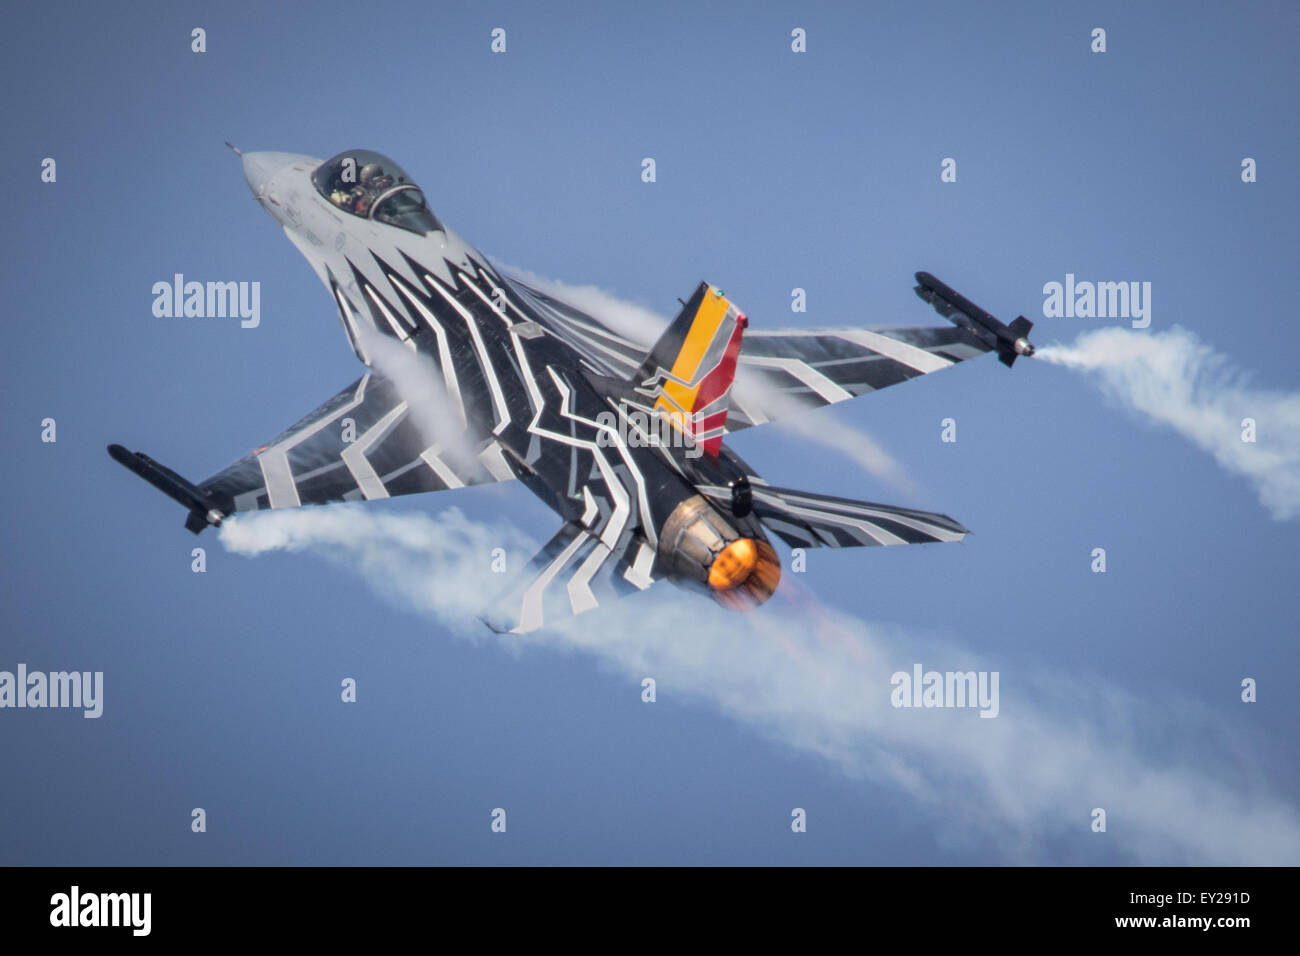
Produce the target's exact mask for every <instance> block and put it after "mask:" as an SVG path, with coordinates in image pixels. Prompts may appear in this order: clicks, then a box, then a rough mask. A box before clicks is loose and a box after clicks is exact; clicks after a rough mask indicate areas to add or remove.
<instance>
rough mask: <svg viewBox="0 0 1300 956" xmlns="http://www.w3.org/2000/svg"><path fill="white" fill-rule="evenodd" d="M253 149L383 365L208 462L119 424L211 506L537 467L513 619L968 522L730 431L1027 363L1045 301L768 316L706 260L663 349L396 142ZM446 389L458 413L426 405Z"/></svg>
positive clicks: (502, 476) (758, 577)
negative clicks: (146, 442)
mask: <svg viewBox="0 0 1300 956" xmlns="http://www.w3.org/2000/svg"><path fill="white" fill-rule="evenodd" d="M232 149H233V147H232ZM237 152H238V151H237ZM240 155H241V156H242V158H243V167H244V176H245V178H246V179H247V180H248V185H249V187H250V188H251V189H252V190H253V194H254V196H255V197H256V198H257V200H258V201H259V202H260V203H261V204H262V207H263V208H264V209H265V210H266V211H267V212H268V213H270V215H271V217H272V218H273V219H274V220H275V221H276V222H277V223H278V224H279V225H280V226H282V227H283V228H284V231H285V233H286V234H287V235H288V237H289V239H290V240H291V241H292V242H293V244H294V245H295V246H297V247H298V249H299V250H300V251H301V252H302V254H303V255H304V256H306V258H307V261H308V262H310V263H311V266H312V268H313V269H315V270H316V273H317V275H319V276H320V278H321V281H322V282H323V283H325V286H326V288H328V289H329V293H330V296H331V297H332V298H333V300H334V305H335V306H336V307H337V309H338V317H339V321H340V322H341V323H342V325H343V330H344V332H345V333H346V335H347V338H348V342H349V344H350V345H351V346H352V349H353V351H354V352H355V353H356V355H357V357H358V358H359V359H360V360H361V362H362V363H363V364H364V365H365V366H366V372H365V374H363V375H362V376H361V378H359V379H358V380H357V381H355V382H353V383H352V384H350V385H348V386H347V387H346V388H344V389H343V390H342V391H341V392H339V393H338V394H337V395H335V396H334V397H332V398H330V399H329V400H327V401H326V402H325V403H324V404H322V405H321V406H320V407H319V408H317V409H316V410H315V411H313V412H311V413H309V414H308V415H307V416H306V417H305V418H303V419H302V420H301V421H299V422H298V423H297V424H296V425H293V426H292V427H290V428H289V429H288V430H287V431H285V432H283V433H282V434H281V435H279V436H278V437H276V438H273V439H272V440H271V441H270V442H268V443H267V444H266V445H264V446H262V447H261V448H259V449H258V450H257V451H255V452H253V453H251V454H249V455H248V456H246V457H245V458H242V459H241V460H239V461H237V462H235V463H234V464H233V465H230V466H229V467H227V468H225V469H223V470H221V471H219V472H217V473H216V474H215V475H213V476H212V477H211V478H208V479H207V480H206V481H202V482H200V483H198V484H197V485H196V484H192V483H191V482H189V481H187V480H186V479H184V478H182V477H181V476H180V475H178V474H177V473H176V472H174V471H172V470H170V469H168V468H166V467H164V466H163V465H161V464H159V463H158V462H156V461H154V460H153V459H151V458H149V457H148V456H147V455H144V454H142V453H140V452H132V451H128V450H127V449H126V448H123V447H122V446H121V445H111V446H109V453H110V454H111V455H112V456H113V457H114V458H115V459H116V460H117V461H119V462H121V463H122V464H123V465H125V466H126V467H127V468H129V469H131V470H132V471H134V472H135V473H136V474H138V475H140V476H141V477H142V478H144V479H145V480H147V481H149V482H150V483H151V484H153V485H154V486H156V487H157V488H159V489H160V490H161V491H163V492H165V493H166V494H168V495H170V496H171V497H172V498H174V499H175V500H177V501H178V502H180V503H181V504H182V505H184V506H185V508H186V509H187V510H188V512H189V515H188V517H187V519H186V522H185V526H186V527H187V528H188V529H189V530H191V531H193V532H195V533H198V532H200V531H202V530H203V529H204V528H206V527H207V526H208V525H219V524H221V522H222V520H223V519H224V518H225V517H227V516H228V515H231V514H235V513H237V512H241V511H255V510H259V509H264V508H296V507H299V506H302V505H324V504H328V503H330V502H335V501H358V500H367V501H369V500H373V499H376V498H388V497H392V496H395V495H409V494H415V493H417V492H426V491H443V490H446V489H451V488H461V487H463V486H466V485H477V484H482V483H485V482H497V481H512V480H515V479H518V480H519V481H521V482H523V484H524V485H525V486H526V487H527V488H528V489H529V490H530V491H532V492H533V493H534V494H536V495H537V496H538V497H539V498H541V499H542V501H544V502H545V503H546V504H547V505H549V506H550V508H551V509H552V510H554V511H555V513H556V514H558V515H559V517H560V521H561V522H562V525H561V527H560V529H559V531H557V532H556V533H555V536H554V537H553V538H551V540H550V541H548V542H547V543H546V545H545V546H544V547H543V548H542V549H541V551H540V552H539V553H538V554H537V555H536V556H535V557H534V558H533V560H532V562H531V563H530V565H529V567H528V568H527V569H526V570H525V571H524V572H523V573H522V575H520V576H519V577H518V578H517V579H516V580H515V581H514V582H513V586H512V587H510V588H508V589H507V592H506V593H505V595H503V597H502V599H501V601H500V602H499V603H498V605H497V606H496V607H493V608H487V609H485V620H487V621H488V622H489V623H490V624H491V625H492V626H493V627H494V628H496V629H499V630H511V631H516V632H526V631H531V630H534V629H536V628H538V627H542V626H543V625H546V624H549V623H553V622H555V621H556V620H559V619H562V618H564V617H567V616H569V615H572V614H578V613H581V612H583V611H587V610H590V609H592V608H595V607H596V606H597V605H598V604H599V603H600V602H601V601H603V600H606V599H609V598H613V597H615V596H618V595H621V594H626V593H630V592H634V591H642V590H645V589H646V588H649V587H650V586H651V585H653V584H655V583H656V582H659V581H662V580H664V579H668V580H670V581H672V582H674V583H675V584H678V585H681V586H683V587H686V588H688V589H692V590H696V591H699V592H702V593H704V594H706V595H708V596H710V597H711V598H713V599H714V600H715V601H717V602H718V603H720V604H722V605H724V606H725V607H728V608H733V609H737V610H745V609H749V608H753V607H756V606H757V605H760V604H762V603H763V602H764V601H765V600H767V598H769V597H770V596H771V595H772V593H773V591H774V589H775V588H776V586H777V582H778V580H779V579H780V575H781V566H780V561H779V559H778V558H777V554H776V551H775V550H774V549H773V547H772V545H771V544H770V543H769V541H768V538H767V534H766V532H768V531H770V532H772V533H774V534H775V535H776V536H778V537H779V538H781V539H782V540H784V541H785V542H786V543H787V544H789V545H790V546H792V547H801V548H809V547H830V548H843V547H856V546H860V545H894V544H920V543H925V542H931V541H958V540H960V539H961V538H962V537H963V536H964V535H965V534H966V533H967V531H966V529H965V528H963V527H962V526H961V525H960V524H958V523H957V522H956V521H954V520H953V519H952V518H949V517H947V516H946V515H942V514H931V513H928V512H924V511H916V510H913V509H911V508H898V507H893V506H890V505H881V504H873V503H871V502H865V501H853V500H849V499H845V498H835V497H830V496H828V495H820V494H815V493H812V492H805V491H795V490H792V489H789V488H778V487H775V486H773V485H770V484H768V483H767V482H765V481H764V480H763V479H762V478H760V477H759V476H758V474H757V473H756V472H755V471H754V469H753V468H751V467H750V466H749V465H748V464H746V463H745V462H744V461H742V460H741V459H740V457H739V456H738V455H736V453H735V452H733V451H732V450H731V449H730V448H728V447H727V445H726V444H725V439H726V437H727V436H728V435H730V434H731V433H733V432H736V431H739V430H741V429H744V428H750V427H753V426H756V425H761V424H764V423H765V422H769V421H772V420H773V419H775V418H778V417H783V416H788V415H791V414H794V413H797V412H799V411H801V410H804V409H810V408H815V407H817V406H821V405H828V404H831V403H834V402H840V401H843V400H845V399H848V398H852V397H854V396H855V395H861V394H863V393H864V392H871V391H875V390H877V389H881V388H885V387H887V386H890V385H896V384H898V383H899V382H904V381H907V380H908V379H910V378H915V377H916V376H919V375H924V374H925V373H927V372H937V371H939V370H940V369H945V368H948V367H949V366H950V365H955V364H956V363H958V362H962V361H965V360H966V359H968V358H973V357H975V356H978V355H982V354H984V353H986V352H995V353H997V355H998V357H999V358H1000V359H1001V360H1002V362H1003V363H1004V364H1006V365H1008V366H1010V365H1012V364H1013V363H1014V362H1015V360H1016V358H1017V357H1018V356H1021V355H1032V354H1033V352H1034V349H1033V346H1032V345H1030V344H1029V339H1028V335H1029V330H1030V328H1031V323H1030V321H1029V320H1028V319H1026V318H1024V317H1023V316H1021V317H1020V318H1017V319H1016V320H1015V321H1014V322H1012V323H1011V324H1010V325H1004V324H1003V323H1002V322H1000V321H999V320H998V319H996V318H994V317H993V316H992V315H990V314H989V313H988V312H985V311H984V310H983V309H981V308H979V307H978V306H975V305H973V304H972V303H971V302H969V301H967V300H966V299H965V298H963V297H962V296H960V295H958V294H957V293H956V292H954V291H953V290H952V289H950V288H949V287H948V286H946V285H944V284H943V283H942V282H940V281H938V280H937V279H935V278H934V277H933V276H931V275H929V274H928V273H925V272H918V273H917V274H916V282H917V285H916V292H917V294H918V295H919V296H920V297H921V298H922V299H924V300H925V301H926V302H928V303H929V304H931V305H932V306H933V307H934V308H935V309H936V310H937V311H938V312H939V314H940V315H942V316H944V317H945V318H946V319H948V320H949V321H950V322H951V323H952V324H951V325H949V326H943V327H941V328H895V329H874V330H868V329H839V330H832V331H804V330H789V331H780V330H767V329H752V328H750V327H749V324H748V321H747V319H746V317H745V314H744V313H743V312H741V311H740V309H739V308H738V307H737V306H736V304H735V303H734V302H732V301H731V299H730V298H728V297H727V296H726V295H724V294H723V292H722V290H721V289H718V288H715V287H714V286H711V285H709V284H707V283H704V282H701V283H700V284H699V285H698V286H696V288H695V289H694V291H692V292H691V293H690V295H689V297H688V298H687V299H686V300H685V302H684V304H683V305H682V308H681V311H680V312H679V313H678V314H677V317H676V318H675V319H674V320H673V321H672V323H671V324H670V325H668V326H667V328H666V329H665V330H664V331H663V334H662V335H660V337H659V339H658V341H657V342H654V344H653V346H651V347H650V348H649V349H648V351H647V350H646V347H645V345H644V344H638V343H637V342H636V341H634V340H633V339H632V338H629V337H628V336H627V335H626V334H621V333H620V332H619V331H617V330H616V329H615V328H613V327H611V324H609V323H605V322H602V321H600V320H599V319H598V318H596V317H594V316H592V315H589V314H587V313H586V312H584V311H583V310H582V309H579V308H576V307H575V306H573V305H571V304H569V303H566V302H563V301H561V300H560V299H559V298H557V297H555V296H554V295H551V294H547V293H546V292H544V291H542V290H541V289H538V288H534V287H533V285H532V284H529V283H527V282H524V281H520V279H519V278H517V277H513V276H511V275H507V274H505V273H504V272H503V271H500V270H498V268H496V267H494V266H493V264H492V263H491V262H489V261H488V259H487V257H485V256H484V255H483V254H482V253H480V252H478V251H477V250H476V249H475V248H474V247H473V246H471V245H470V244H469V243H467V242H466V241H465V240H464V239H462V238H461V237H460V236H459V235H457V234H456V233H455V232H453V231H452V230H451V229H450V228H448V227H447V226H446V225H445V224H444V223H443V222H441V221H440V220H439V219H438V217H437V216H436V215H435V214H434V212H433V210H432V209H430V208H429V205H428V203H427V202H426V200H425V197H424V194H423V193H422V192H421V191H420V188H419V187H418V186H417V185H416V184H415V182H414V181H413V180H412V179H411V178H410V176H408V175H407V173H406V171H405V170H403V169H402V168H401V167H400V166H398V165H397V164H396V163H394V162H393V161H392V160H391V159H389V158H388V157H386V156H381V155H379V154H378V153H374V152H370V151H367V150H359V149H358V150H349V151H346V152H343V153H340V154H338V155H337V156H335V157H334V158H333V159H328V160H325V161H321V160H319V159H312V158H310V157H308V156H299V155H294V154H289V153H271V152H255V153H254V152H250V153H241V154H240ZM625 331H626V330H625ZM646 338H647V339H648V338H649V336H647V337H646ZM394 353H396V354H397V355H398V356H399V357H407V356H411V357H412V359H411V360H412V361H413V362H416V363H417V365H416V366H414V367H416V368H417V369H419V370H420V374H419V375H417V376H415V377H416V378H417V379H419V380H420V381H419V382H418V383H417V386H418V387H414V388H413V387H412V385H411V382H410V381H409V379H411V378H412V376H411V375H410V374H407V373H403V374H400V375H399V374H395V373H394V372H393V368H392V363H391V362H390V361H388V360H387V358H386V357H388V358H391V356H392V355H393V354H394ZM733 386H735V387H733ZM435 406H436V410H437V411H438V415H439V418H440V420H441V421H443V422H444V424H445V425H446V423H449V426H448V427H442V428H438V427H433V426H430V425H429V424H428V422H429V420H430V417H431V416H430V415H428V414H426V413H428V412H429V411H430V410H431V409H432V408H434V407H435Z"/></svg>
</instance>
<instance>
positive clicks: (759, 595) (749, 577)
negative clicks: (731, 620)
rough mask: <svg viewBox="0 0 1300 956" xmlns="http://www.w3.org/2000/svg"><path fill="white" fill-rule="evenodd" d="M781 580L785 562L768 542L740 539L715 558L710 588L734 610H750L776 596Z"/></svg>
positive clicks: (723, 603)
mask: <svg viewBox="0 0 1300 956" xmlns="http://www.w3.org/2000/svg"><path fill="white" fill-rule="evenodd" d="M780 580H781V562H780V560H779V559H778V558H777V556H776V551H775V549H773V547H772V546H771V545H770V544H768V543H767V542H766V541H761V540H755V539H754V538H737V539H736V540H735V541H732V542H731V543H730V544H728V545H727V546H726V547H725V548H723V549H722V551H721V552H720V553H719V554H718V556H717V557H716V558H714V559H713V565H712V566H711V567H710V568H709V587H710V588H711V589H712V593H713V599H714V600H715V601H717V602H718V603H719V604H721V605H722V606H723V607H726V608H730V609H731V610H733V611H749V610H752V609H753V608H756V607H758V606H759V605H760V604H762V603H763V602H764V601H766V600H767V599H768V598H770V597H771V596H772V593H773V592H774V591H775V590H776V586H777V584H778V583H779V582H780Z"/></svg>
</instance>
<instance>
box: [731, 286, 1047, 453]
mask: <svg viewBox="0 0 1300 956" xmlns="http://www.w3.org/2000/svg"><path fill="white" fill-rule="evenodd" d="M914 291H915V292H916V294H917V295H918V296H919V297H920V298H921V300H922V301H923V302H925V303H927V304H928V305H930V306H931V307H932V308H933V309H934V310H935V311H936V312H938V313H939V314H940V315H942V316H943V317H944V318H945V319H947V320H948V321H949V322H951V323H952V327H948V326H944V327H942V328H902V329H839V330H832V331H822V332H803V331H797V330H791V331H773V332H768V331H763V330H762V329H757V330H751V331H749V332H748V333H747V334H746V335H745V341H744V344H743V345H742V346H741V350H740V368H739V370H738V372H737V376H736V384H735V386H734V387H733V389H732V392H731V405H732V409H731V413H730V414H729V415H728V416H727V431H729V432H731V431H736V430H737V429H740V428H745V427H747V426H749V425H760V424H762V423H763V422H767V421H772V420H773V419H775V418H784V417H787V416H788V415H790V414H792V413H796V412H799V411H801V410H803V409H807V408H818V407H820V406H822V405H831V404H833V403H835V402H842V401H844V400H845V399H847V398H853V397H854V396H857V395H862V394H865V393H866V392H874V391H877V390H878V389H882V388H888V387H889V386H890V385H897V384H898V383H899V382H906V381H907V380H908V379H912V378H916V377H917V376H918V375H925V374H927V373H928V372H937V371H939V370H940V369H945V368H948V367H949V366H952V365H956V364H957V363H958V362H964V361H966V359H969V358H975V357H976V356H979V355H983V354H984V353H986V352H996V353H997V356H998V360H999V361H1000V362H1001V363H1002V364H1003V365H1006V366H1007V367H1011V366H1012V365H1014V364H1015V361H1016V359H1017V358H1018V357H1020V356H1022V355H1033V354H1034V347H1033V345H1031V344H1030V342H1029V332H1030V330H1031V329H1032V328H1033V326H1034V324H1033V323H1032V322H1030V321H1029V320H1028V319H1027V318H1025V317H1024V316H1023V315H1022V316H1019V317H1017V318H1016V319H1015V320H1014V321H1012V322H1011V323H1010V324H1009V325H1008V324H1006V323H1003V322H1002V321H1001V320H999V319H998V318H996V317H995V316H993V315H991V314H989V313H988V312H986V311H985V310H984V309H981V308H980V307H979V306H977V305H976V304H975V303H973V302H971V301H970V300H969V299H967V298H966V297H965V296H963V295H961V293H959V292H957V291H956V290H955V289H953V288H952V287H950V286H947V285H945V284H944V283H942V282H940V281H939V280H938V279H936V278H935V277H934V276H932V275H930V273H928V272H918V273H916V286H915V289H914Z"/></svg>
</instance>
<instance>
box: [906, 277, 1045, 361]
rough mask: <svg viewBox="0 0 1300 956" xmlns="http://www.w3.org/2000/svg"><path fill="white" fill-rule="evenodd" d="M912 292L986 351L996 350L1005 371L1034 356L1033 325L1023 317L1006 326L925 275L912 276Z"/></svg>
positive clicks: (936, 280) (968, 300)
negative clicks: (1031, 337)
mask: <svg viewBox="0 0 1300 956" xmlns="http://www.w3.org/2000/svg"><path fill="white" fill-rule="evenodd" d="M914 291H915V292H916V294H917V295H918V296H920V297H921V300H922V301H924V302H925V303H927V304H928V305H930V306H931V307H932V308H933V309H934V310H935V311H936V312H938V313H939V314H940V315H942V316H943V317H944V318H945V319H947V320H948V321H949V322H951V323H953V325H958V326H961V327H962V328H966V329H970V331H971V332H973V333H974V334H975V335H976V336H978V337H979V338H980V339H981V340H982V341H983V342H985V344H987V345H988V347H989V348H991V349H994V350H996V351H997V353H998V361H1000V362H1001V363H1002V364H1003V365H1005V366H1007V367H1008V368H1010V367H1011V366H1012V365H1014V364H1015V361H1016V359H1017V358H1019V357H1020V356H1022V355H1026V356H1031V355H1033V354H1034V351H1035V349H1034V346H1033V343H1031V342H1030V341H1029V332H1030V330H1031V329H1033V327H1034V323H1033V322H1030V321H1029V319H1027V318H1025V317H1024V316H1023V315H1021V316H1017V317H1016V319H1015V321H1013V322H1012V323H1011V324H1010V325H1008V324H1006V323H1005V322H1003V321H1002V320H1001V319H999V318H997V317H996V316H994V315H992V314H991V313H989V312H987V311H985V310H984V309H981V308H980V307H979V306H978V305H976V304H975V303H974V302H972V301H971V300H970V299H968V298H966V297H965V296H964V295H962V294H961V293H960V292H958V291H957V290H956V289H954V288H952V287H951V286H949V285H946V284H945V283H943V282H940V281H939V280H938V279H936V278H935V277H934V276H932V275H931V274H930V273H928V272H918V273H916V288H915V290H914Z"/></svg>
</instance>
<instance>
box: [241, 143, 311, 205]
mask: <svg viewBox="0 0 1300 956" xmlns="http://www.w3.org/2000/svg"><path fill="white" fill-rule="evenodd" d="M307 158H308V157H305V156H299V155H297V154H296V153H268V152H260V153H244V156H243V162H244V178H245V179H246V180H248V188H249V189H251V190H252V191H253V195H254V196H261V195H263V193H264V192H265V191H266V185H267V183H269V182H270V181H271V180H272V179H273V178H275V175H276V174H277V173H279V172H280V171H281V170H282V169H284V168H285V167H286V166H291V165H292V164H293V163H295V162H298V161H300V160H303V159H307Z"/></svg>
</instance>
